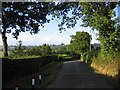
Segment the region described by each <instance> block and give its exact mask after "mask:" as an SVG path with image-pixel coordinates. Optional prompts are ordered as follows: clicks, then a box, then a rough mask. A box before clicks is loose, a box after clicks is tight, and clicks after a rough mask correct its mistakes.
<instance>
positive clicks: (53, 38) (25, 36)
mask: <svg viewBox="0 0 120 90" xmlns="http://www.w3.org/2000/svg"><path fill="white" fill-rule="evenodd" d="M115 11H117V12H118V10H117V9H116V10H115ZM81 23H82V21H81V20H80V21H79V23H78V24H77V25H76V26H75V27H74V28H72V29H67V30H66V31H63V32H62V33H60V31H59V30H58V26H57V24H58V22H57V21H56V20H54V21H51V22H50V23H48V24H45V27H44V28H42V29H41V31H39V33H38V34H35V35H31V34H30V33H29V32H23V33H20V35H19V37H18V40H16V39H15V38H12V35H11V34H7V37H8V45H16V43H18V41H19V40H21V41H22V43H23V45H42V44H56V45H58V44H61V43H64V44H69V43H70V40H71V37H70V35H75V33H76V32H77V31H85V32H88V33H89V34H90V35H92V41H91V43H92V44H93V43H99V41H97V40H96V38H97V33H98V32H97V31H92V30H91V28H90V27H80V26H79V25H80V24H81ZM0 45H2V38H1V37H0Z"/></svg>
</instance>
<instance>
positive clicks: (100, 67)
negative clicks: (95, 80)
mask: <svg viewBox="0 0 120 90" xmlns="http://www.w3.org/2000/svg"><path fill="white" fill-rule="evenodd" d="M119 65H120V56H119V55H118V56H117V57H115V58H112V57H111V56H110V55H108V56H107V55H106V56H105V57H104V58H103V54H99V55H98V56H97V57H94V58H93V59H92V63H91V65H90V66H89V67H90V68H91V69H92V70H94V71H95V72H96V73H97V74H99V75H100V76H102V77H104V78H105V79H107V80H108V83H110V84H111V85H113V86H114V87H117V86H118V82H119V76H120V74H119V70H120V69H119Z"/></svg>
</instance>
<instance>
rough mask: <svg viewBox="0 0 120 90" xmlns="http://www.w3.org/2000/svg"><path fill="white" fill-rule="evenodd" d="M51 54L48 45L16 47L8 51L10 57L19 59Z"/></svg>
mask: <svg viewBox="0 0 120 90" xmlns="http://www.w3.org/2000/svg"><path fill="white" fill-rule="evenodd" d="M50 54H52V49H51V47H50V46H49V45H46V44H44V45H42V46H35V47H30V48H28V47H25V46H21V45H18V46H16V47H15V48H14V49H12V50H11V51H10V55H9V56H10V57H12V58H19V57H27V56H45V55H50Z"/></svg>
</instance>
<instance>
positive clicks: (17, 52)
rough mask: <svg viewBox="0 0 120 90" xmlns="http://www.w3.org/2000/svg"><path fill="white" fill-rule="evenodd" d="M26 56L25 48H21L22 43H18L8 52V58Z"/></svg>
mask: <svg viewBox="0 0 120 90" xmlns="http://www.w3.org/2000/svg"><path fill="white" fill-rule="evenodd" d="M25 54H26V47H25V46H22V42H21V41H19V42H18V44H17V46H15V48H14V49H12V50H10V57H21V56H25Z"/></svg>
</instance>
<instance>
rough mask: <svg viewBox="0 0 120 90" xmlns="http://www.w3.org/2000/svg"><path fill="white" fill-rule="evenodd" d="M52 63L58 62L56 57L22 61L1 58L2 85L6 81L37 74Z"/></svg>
mask: <svg viewBox="0 0 120 90" xmlns="http://www.w3.org/2000/svg"><path fill="white" fill-rule="evenodd" d="M53 61H59V59H58V57H57V55H51V56H43V57H37V58H24V59H8V58H2V79H3V84H4V82H6V81H9V80H13V79H17V78H19V77H21V76H25V75H27V74H31V73H34V72H37V71H39V70H41V68H42V67H43V66H45V65H47V64H49V63H51V62H53Z"/></svg>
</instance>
